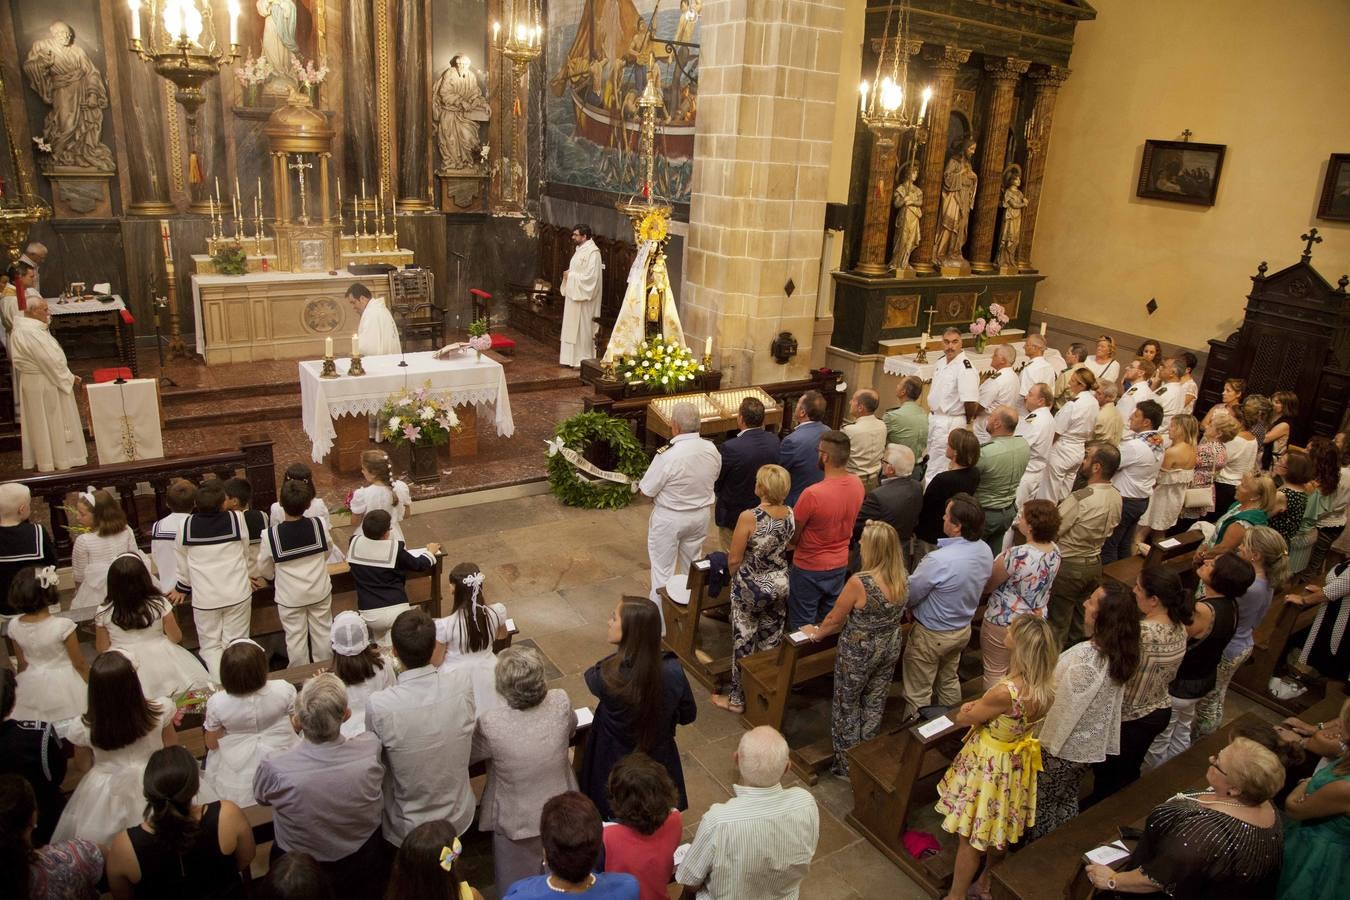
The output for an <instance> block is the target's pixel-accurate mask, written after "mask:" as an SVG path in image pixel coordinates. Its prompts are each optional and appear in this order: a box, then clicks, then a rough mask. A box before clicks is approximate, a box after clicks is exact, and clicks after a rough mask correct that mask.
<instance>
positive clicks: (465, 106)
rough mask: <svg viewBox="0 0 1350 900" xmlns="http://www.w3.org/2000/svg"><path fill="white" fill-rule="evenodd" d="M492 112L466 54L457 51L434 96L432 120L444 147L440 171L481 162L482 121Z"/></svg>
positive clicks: (438, 140) (468, 166) (475, 164)
mask: <svg viewBox="0 0 1350 900" xmlns="http://www.w3.org/2000/svg"><path fill="white" fill-rule="evenodd" d="M490 115H491V111H490V110H489V109H488V102H487V97H486V96H484V94H483V88H482V87H481V86H480V85H479V83H478V76H477V75H475V74H474V73H473V69H472V68H471V67H470V66H469V58H468V57H467V56H463V55H459V54H457V55H456V56H454V57H453V58H452V59H451V60H450V67H449V68H448V69H446V70H445V71H444V72H442V73H441V77H440V78H439V79H437V81H436V89H435V90H434V91H433V92H432V95H431V119H432V122H434V123H435V125H436V144H437V146H438V147H440V150H441V168H440V170H439V171H440V172H442V173H445V172H452V171H456V170H463V169H474V168H476V166H477V163H478V147H479V145H480V143H481V142H480V141H479V139H478V138H479V123H480V122H486V121H487V120H488V117H489V116H490Z"/></svg>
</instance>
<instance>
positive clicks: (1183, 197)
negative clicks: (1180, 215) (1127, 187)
mask: <svg viewBox="0 0 1350 900" xmlns="http://www.w3.org/2000/svg"><path fill="white" fill-rule="evenodd" d="M1227 149H1228V148H1227V146H1226V145H1224V144H1195V143H1191V142H1190V141H1144V160H1143V162H1142V163H1141V164H1140V166H1139V186H1138V188H1137V189H1136V191H1135V196H1137V197H1144V198H1146V199H1149V200H1169V201H1171V202H1173V203H1193V204H1195V205H1197V206H1213V205H1214V198H1215V196H1216V195H1217V194H1218V192H1219V173H1220V172H1222V171H1223V154H1224V151H1225V150H1227Z"/></svg>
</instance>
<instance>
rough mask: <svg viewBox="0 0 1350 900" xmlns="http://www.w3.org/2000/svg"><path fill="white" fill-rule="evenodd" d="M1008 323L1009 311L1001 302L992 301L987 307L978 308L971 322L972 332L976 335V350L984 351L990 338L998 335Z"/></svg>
mask: <svg viewBox="0 0 1350 900" xmlns="http://www.w3.org/2000/svg"><path fill="white" fill-rule="evenodd" d="M1007 324H1008V311H1007V310H1006V309H1004V307H1003V305H1002V304H1001V303H991V304H989V306H988V307H987V308H986V307H980V308H978V309H976V310H975V321H973V322H971V323H970V333H971V334H972V335H974V336H975V350H976V352H983V351H984V348H985V345H986V344H988V343H989V339H990V338H992V337H997V336H998V335H999V334H1000V333H1001V332H1002V331H1003V326H1005V325H1007Z"/></svg>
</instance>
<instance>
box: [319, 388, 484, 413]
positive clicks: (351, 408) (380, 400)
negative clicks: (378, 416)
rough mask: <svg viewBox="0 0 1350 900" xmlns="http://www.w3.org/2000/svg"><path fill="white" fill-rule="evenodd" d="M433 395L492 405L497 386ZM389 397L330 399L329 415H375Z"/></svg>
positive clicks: (455, 401) (460, 402)
mask: <svg viewBox="0 0 1350 900" xmlns="http://www.w3.org/2000/svg"><path fill="white" fill-rule="evenodd" d="M429 393H430V394H431V396H433V397H436V398H438V399H440V398H448V399H449V400H450V404H451V405H452V406H467V405H469V404H473V405H474V406H491V405H493V404H495V403H496V402H497V387H496V386H495V385H494V386H492V387H485V388H477V389H475V390H471V391H436V390H432V391H430V392H429ZM388 399H389V398H388V397H368V398H361V397H358V398H355V399H351V400H330V401H328V413H329V415H331V416H333V417H334V418H337V417H338V416H359V415H362V414H364V415H368V416H369V415H374V414H375V413H377V412H379V411H380V408H381V407H383V406H384V404H385V402H386V401H388Z"/></svg>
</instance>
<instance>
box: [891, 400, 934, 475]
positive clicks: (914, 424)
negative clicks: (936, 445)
mask: <svg viewBox="0 0 1350 900" xmlns="http://www.w3.org/2000/svg"><path fill="white" fill-rule="evenodd" d="M922 394H923V380H922V379H920V378H919V376H917V375H906V376H905V377H904V378H902V379H900V384H899V386H897V387H896V389H895V397H896V399H897V400H899V401H900V405H899V406H897V407H896V408H895V409H892V410H890V411H889V412H887V413H886V415H885V416H883V417H882V420H883V421H884V422H885V423H886V443H888V444H904V445H905V446H906V447H908V448H909V449H911V450H913V451H914V458H915V459H916V460H918V462H916V463H915V465H914V478H915V479H917V480H919V481H920V482H922V481H923V474H924V469H925V464H924V454H925V453H926V452H927V451H928V413H927V411H926V410H924V408H923V407H922V406H920V405H919V397H920V396H922Z"/></svg>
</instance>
